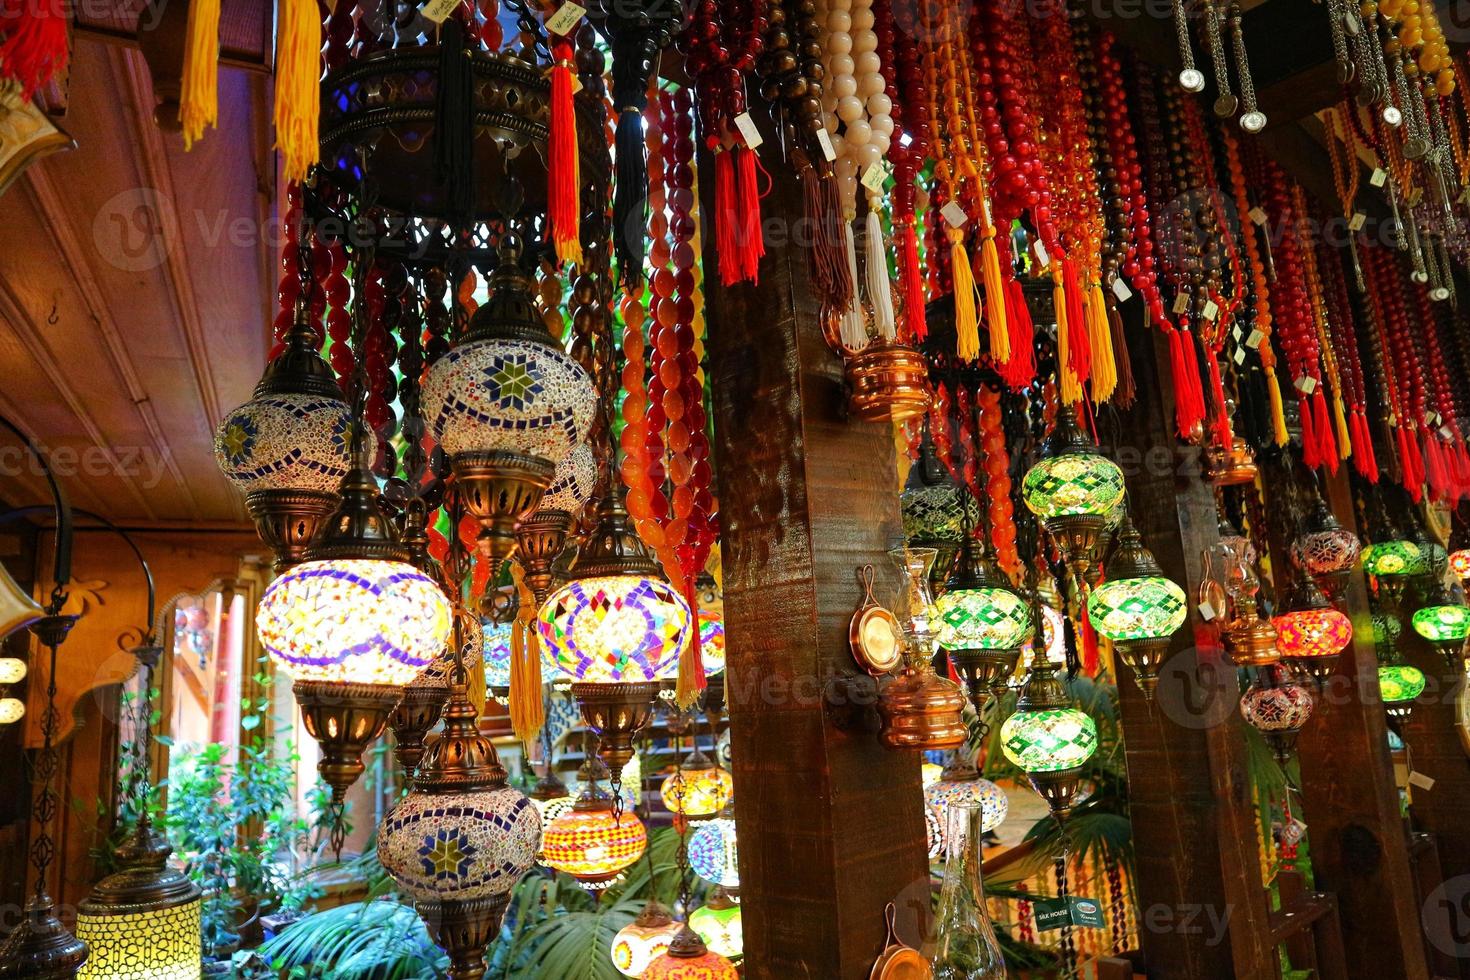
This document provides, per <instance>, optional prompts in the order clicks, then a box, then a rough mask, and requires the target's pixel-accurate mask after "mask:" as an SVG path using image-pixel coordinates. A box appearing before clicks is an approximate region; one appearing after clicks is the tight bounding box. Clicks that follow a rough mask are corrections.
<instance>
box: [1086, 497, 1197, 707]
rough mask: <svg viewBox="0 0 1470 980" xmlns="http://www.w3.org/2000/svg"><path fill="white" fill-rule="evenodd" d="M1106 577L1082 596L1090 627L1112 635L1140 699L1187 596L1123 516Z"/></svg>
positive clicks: (1150, 688) (1148, 696) (1150, 692)
mask: <svg viewBox="0 0 1470 980" xmlns="http://www.w3.org/2000/svg"><path fill="white" fill-rule="evenodd" d="M1107 572H1108V578H1107V581H1106V582H1104V583H1103V584H1101V585H1099V586H1098V587H1097V588H1095V589H1094V590H1093V591H1092V594H1091V595H1090V596H1089V597H1088V599H1087V616H1088V619H1089V621H1090V622H1091V623H1092V628H1093V629H1095V630H1097V632H1098V633H1099V634H1101V635H1102V636H1106V637H1107V638H1108V639H1110V640H1112V641H1113V645H1114V647H1115V648H1116V649H1117V651H1118V655H1119V657H1121V658H1122V660H1123V662H1124V663H1126V664H1127V665H1128V666H1129V667H1131V668H1133V673H1134V674H1135V675H1136V679H1137V681H1138V689H1139V690H1140V691H1142V692H1143V696H1144V699H1145V700H1148V701H1151V700H1153V696H1154V688H1155V687H1156V686H1157V685H1158V682H1159V667H1160V666H1162V664H1163V662H1164V657H1165V655H1167V654H1168V652H1169V640H1170V638H1171V637H1173V635H1174V634H1175V633H1176V632H1178V630H1179V627H1181V626H1183V625H1184V619H1185V617H1186V616H1187V615H1188V613H1189V606H1188V601H1187V600H1186V598H1185V596H1184V590H1183V589H1181V588H1180V587H1179V586H1178V585H1177V584H1176V583H1174V582H1173V581H1172V580H1170V579H1167V578H1165V577H1164V570H1163V569H1162V568H1160V567H1159V563H1158V562H1157V561H1155V560H1154V556H1153V552H1151V551H1149V550H1148V549H1147V548H1145V547H1144V546H1143V538H1142V536H1141V535H1140V534H1139V533H1138V528H1136V527H1134V526H1133V522H1132V521H1131V520H1129V519H1127V518H1124V520H1123V526H1122V531H1121V532H1120V536H1119V538H1118V546H1117V549H1116V550H1115V551H1114V553H1113V557H1112V558H1111V559H1110V560H1109V561H1108V569H1107Z"/></svg>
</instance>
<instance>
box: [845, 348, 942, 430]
mask: <svg viewBox="0 0 1470 980" xmlns="http://www.w3.org/2000/svg"><path fill="white" fill-rule="evenodd" d="M846 374H847V387H848V396H847V408H848V411H850V412H851V413H852V414H853V415H854V416H856V417H857V418H859V419H862V420H863V421H864V422H902V421H903V420H904V419H911V418H914V417H915V416H918V415H923V414H924V413H925V412H927V411H928V410H929V403H930V402H931V401H933V399H934V389H933V388H932V387H930V385H929V362H928V361H927V360H926V359H925V357H924V355H923V354H921V353H919V352H918V351H917V350H915V349H914V348H912V347H908V346H906V345H904V344H897V343H892V342H890V341H884V340H877V341H874V342H873V343H871V344H869V345H868V346H867V347H864V348H863V349H862V350H860V351H858V352H857V353H856V354H853V355H852V356H851V357H849V358H848V359H847V366H846Z"/></svg>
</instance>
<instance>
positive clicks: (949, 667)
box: [944, 653, 964, 684]
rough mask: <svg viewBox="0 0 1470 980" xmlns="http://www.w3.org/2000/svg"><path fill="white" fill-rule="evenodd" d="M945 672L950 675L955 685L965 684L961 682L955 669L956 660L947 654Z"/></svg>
mask: <svg viewBox="0 0 1470 980" xmlns="http://www.w3.org/2000/svg"><path fill="white" fill-rule="evenodd" d="M944 672H945V673H946V674H948V675H949V679H950V680H951V681H953V682H954V683H956V684H963V683H964V682H963V681H961V680H960V675H959V672H958V671H956V670H955V669H954V659H953V658H951V657H950V655H949V654H947V653H946V654H945V655H944Z"/></svg>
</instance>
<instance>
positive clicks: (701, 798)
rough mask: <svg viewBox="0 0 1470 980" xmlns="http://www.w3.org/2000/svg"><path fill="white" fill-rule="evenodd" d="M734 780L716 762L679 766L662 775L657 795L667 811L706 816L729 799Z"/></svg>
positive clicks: (690, 815)
mask: <svg viewBox="0 0 1470 980" xmlns="http://www.w3.org/2000/svg"><path fill="white" fill-rule="evenodd" d="M734 790H735V781H734V779H733V778H731V776H730V774H729V773H728V772H726V771H725V770H724V769H721V768H720V767H719V766H714V765H711V766H709V767H707V768H697V769H678V770H675V771H674V772H671V773H669V774H668V775H667V776H665V777H664V781H663V785H662V786H661V787H660V788H659V795H660V796H661V797H663V801H664V806H665V807H667V808H668V811H669V812H670V813H682V814H683V815H684V816H686V817H707V816H710V815H712V814H715V813H719V812H720V811H721V810H723V809H724V808H725V805H726V804H728V803H729V802H730V794H731V793H733V792H734Z"/></svg>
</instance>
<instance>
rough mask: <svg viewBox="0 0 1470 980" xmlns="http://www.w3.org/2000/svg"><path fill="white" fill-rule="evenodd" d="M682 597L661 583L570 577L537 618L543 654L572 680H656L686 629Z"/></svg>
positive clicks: (688, 623)
mask: <svg viewBox="0 0 1470 980" xmlns="http://www.w3.org/2000/svg"><path fill="white" fill-rule="evenodd" d="M691 618H692V617H691V616H690V614H689V606H688V604H687V603H686V602H685V601H684V597H683V596H681V595H679V593H678V592H676V591H674V589H673V588H672V587H671V586H670V585H669V584H668V583H667V582H664V581H662V580H660V579H655V578H645V577H644V576H641V575H609V576H604V577H599V578H584V579H573V580H572V581H570V582H568V583H567V584H566V585H563V586H562V587H561V588H560V589H557V590H556V591H555V592H553V593H552V594H551V597H550V598H548V599H547V600H546V603H545V604H544V605H543V606H542V607H541V611H540V613H539V614H538V616H537V621H538V627H539V629H540V631H541V649H542V655H543V656H544V657H546V658H547V660H548V662H550V663H554V664H555V665H556V666H557V668H558V669H559V670H560V671H561V672H562V673H563V674H565V675H567V676H569V677H571V678H573V679H574V680H577V681H583V682H592V683H615V682H618V681H652V680H657V679H658V678H659V675H660V672H661V671H663V670H664V669H665V668H666V667H667V666H668V664H669V662H670V661H675V662H677V660H678V657H679V651H681V650H682V649H684V644H685V642H687V640H688V637H689V630H690V629H691Z"/></svg>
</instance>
